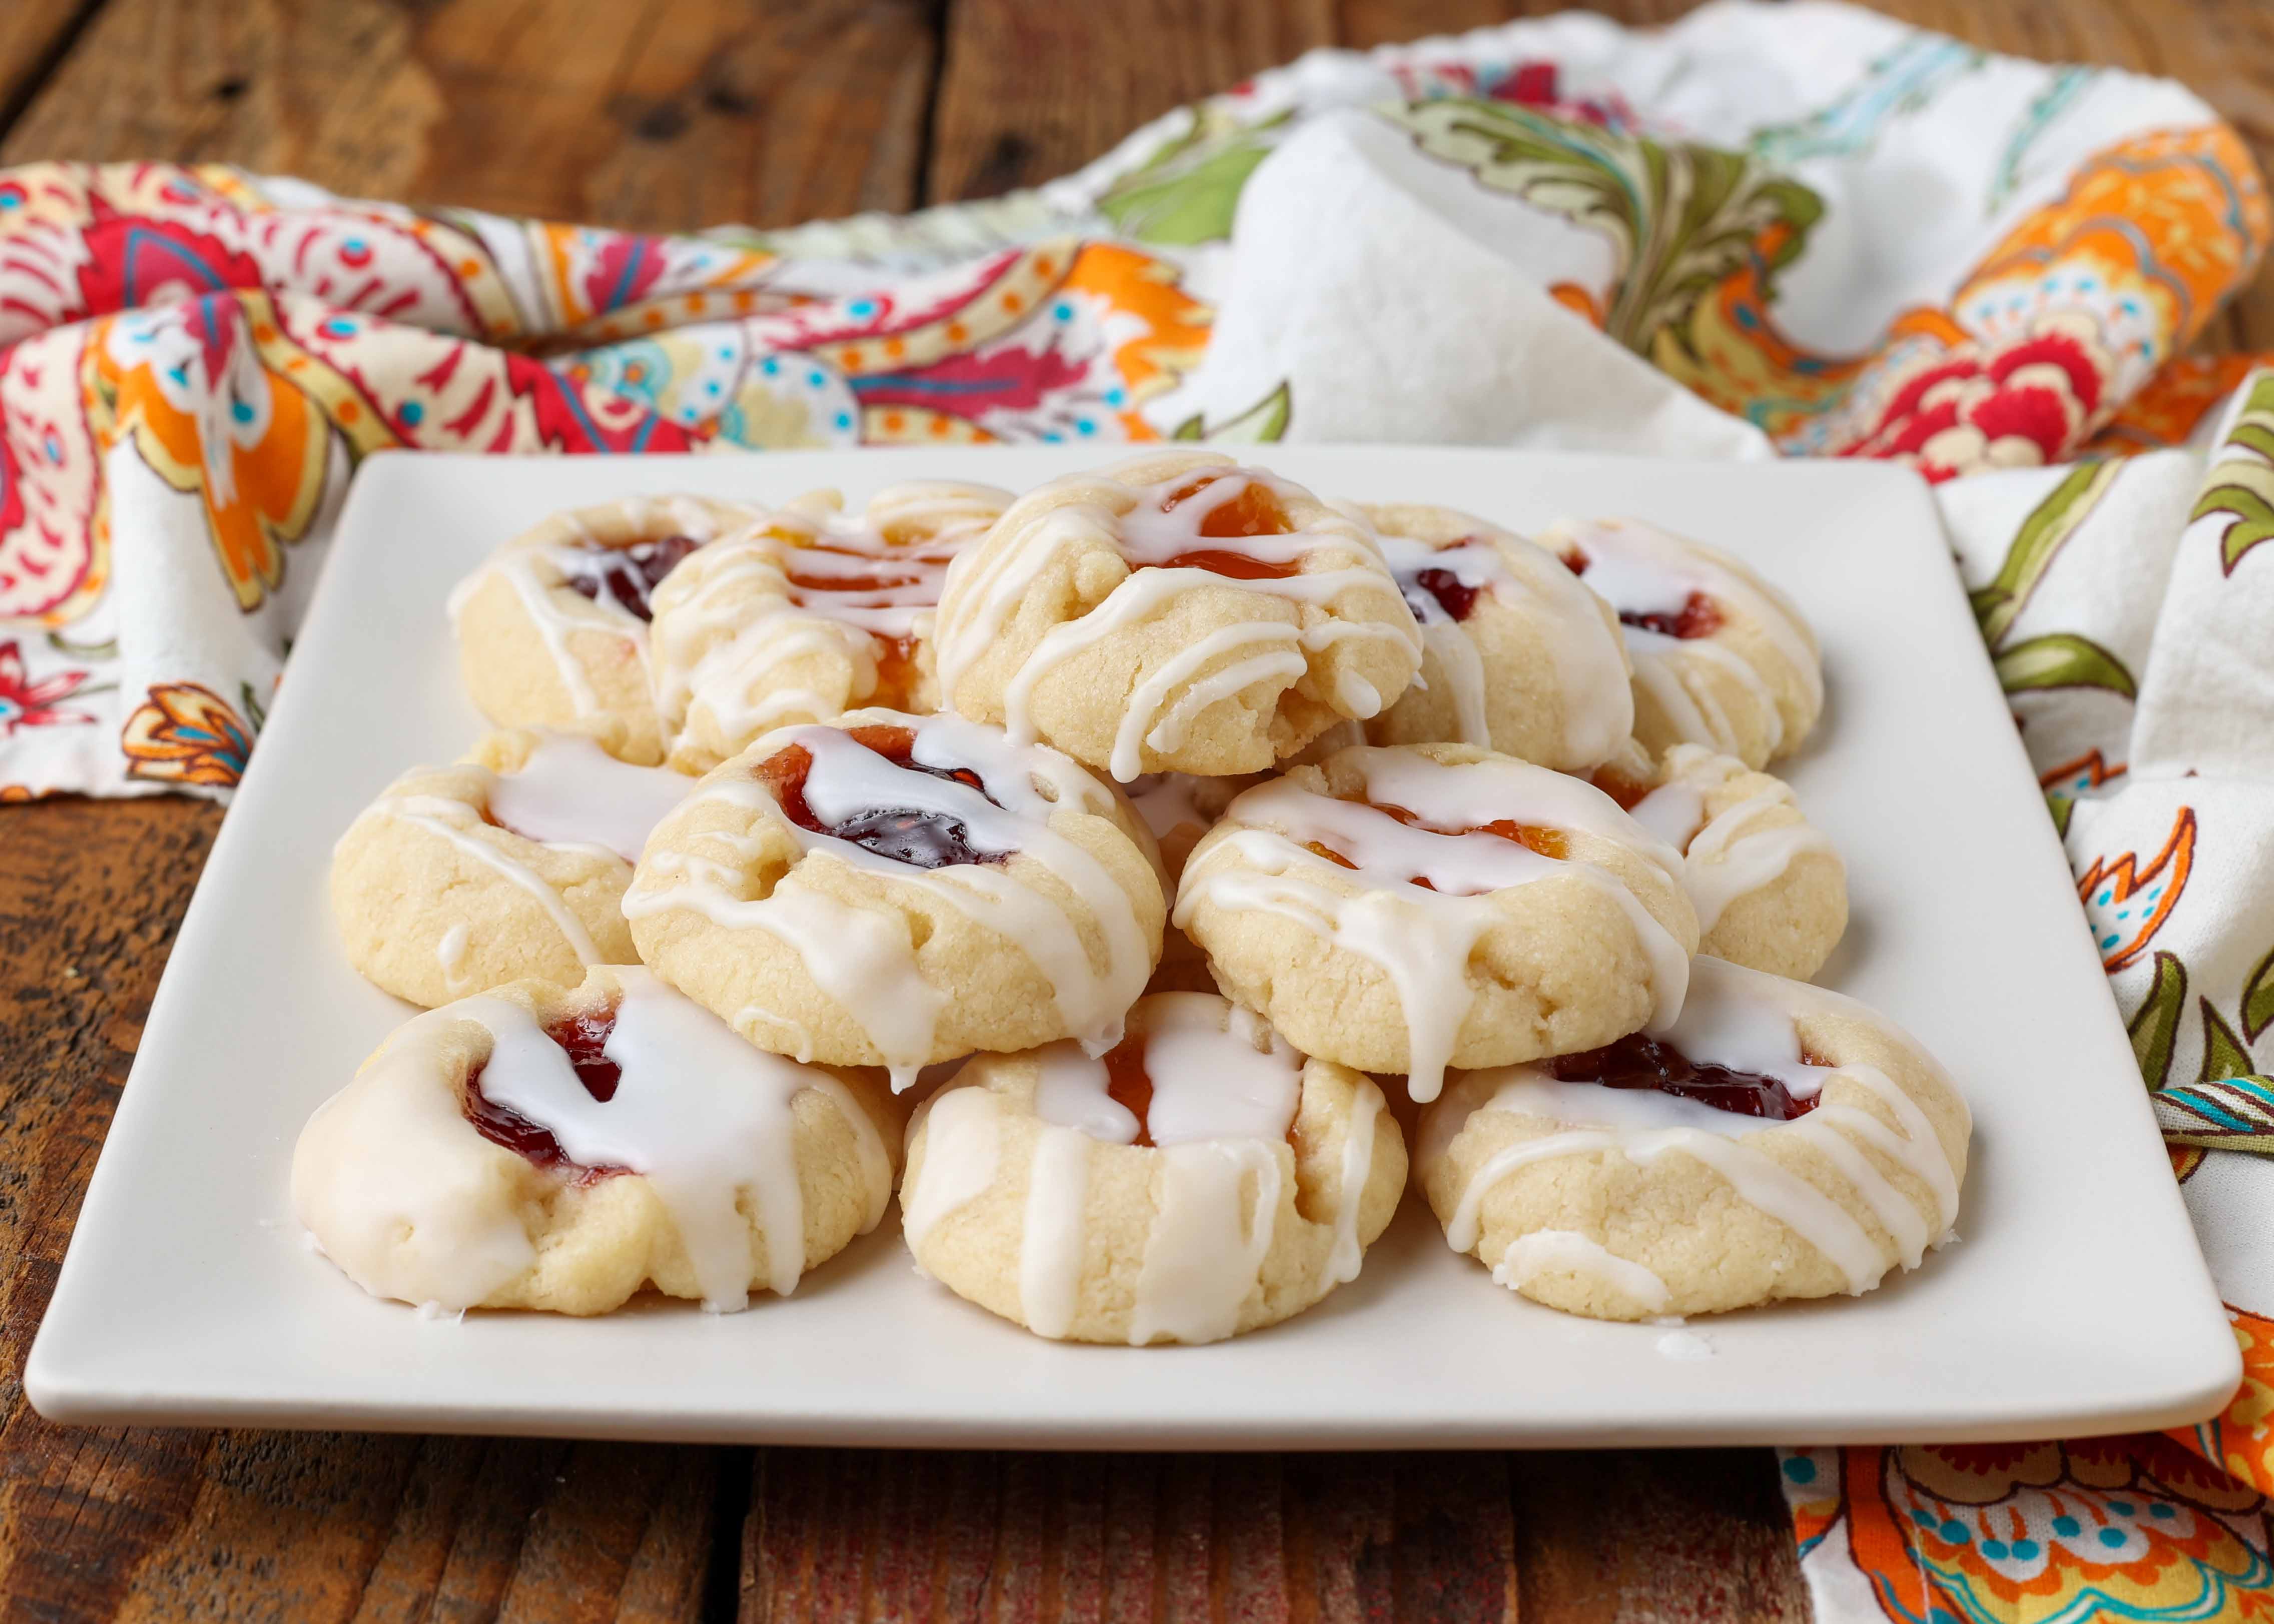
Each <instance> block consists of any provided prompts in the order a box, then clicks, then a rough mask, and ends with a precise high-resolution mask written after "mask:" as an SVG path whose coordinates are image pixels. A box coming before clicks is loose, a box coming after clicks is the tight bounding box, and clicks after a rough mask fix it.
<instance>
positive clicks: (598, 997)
mask: <svg viewBox="0 0 2274 1624" xmlns="http://www.w3.org/2000/svg"><path fill="white" fill-rule="evenodd" d="M899 1116H900V1113H899V1111H898V1109H897V1108H896V1107H895V1106H894V1104H893V1102H892V1097H891V1095H890V1094H887V1093H886V1092H885V1086H884V1082H883V1079H881V1078H879V1077H878V1076H877V1074H876V1073H874V1072H869V1073H862V1072H859V1071H832V1070H831V1069H830V1068H828V1067H825V1066H815V1065H801V1064H798V1063H797V1062H796V1061H794V1060H786V1059H784V1058H783V1057H782V1056H779V1055H770V1054H767V1053H765V1052H764V1050H762V1049H753V1048H751V1047H750V1045H749V1044H748V1043H745V1042H744V1041H742V1039H740V1038H738V1037H736V1036H735V1035H734V1034H733V1033H732V1032H730V1031H728V1030H727V1026H725V1025H724V1023H722V1022H721V1021H719V1019H718V1018H717V1017H716V1016H714V1015H712V1014H711V1013H710V1012H709V1011H705V1010H702V1009H699V1008H697V1006H696V1005H695V1004H692V1003H690V1002H689V1000H687V999H685V998H683V997H681V996H679V995H678V994H677V993H675V992H673V991H672V990H671V989H669V988H667V987H666V986H664V985H663V984H662V983H661V982H660V981H657V980H656V979H655V978H654V977H653V976H651V975H650V974H648V973H647V972H646V971H644V970H642V969H640V968H638V967H637V966H629V967H623V968H596V969H594V970H593V971H592V972H591V974H589V975H587V976H586V977H585V978H584V983H583V984H582V985H581V986H579V987H577V988H576V989H574V990H573V991H571V990H567V989H562V988H559V987H553V986H547V985H546V984H545V983H543V982H539V981H518V982H516V983H514V984H512V985H511V986H508V987H501V988H498V989H494V990H493V991H491V992H487V993H485V994H483V995H481V996H478V997H474V998H467V999H464V1000H462V1001H461V1002H459V1003H456V1004H447V1005H445V1006H444V1007H442V1008H441V1009H439V1010H433V1011H428V1012H427V1013H426V1014H424V1015H421V1016H419V1017H418V1019H416V1020H413V1021H411V1022H410V1023H409V1024H408V1025H407V1026H403V1027H401V1028H400V1029H398V1030H397V1031H396V1032H395V1034H394V1035H393V1036H392V1037H390V1038H389V1039H388V1041H386V1043H385V1044H383V1045H382V1046H381V1047H380V1049H379V1052H378V1053H376V1054H374V1055H373V1056H372V1057H371V1058H370V1059H369V1060H367V1061H365V1063H364V1064H363V1067H362V1069H361V1070H360V1071H358V1072H357V1073H356V1077H355V1080H354V1081H353V1082H351V1083H350V1084H349V1085H348V1086H346V1087H345V1088H343V1089H342V1090H341V1091H340V1092H339V1093H338V1094H335V1095H333V1096H332V1098H331V1099H329V1100H328V1101H325V1103H324V1104H323V1106H322V1107H321V1108H320V1109H318V1110H317V1112H316V1114H315V1115H314V1116H312V1117H311V1118H309V1121H308V1125H307V1126H306V1127H305V1128H304V1129H303V1130H302V1131H301V1133H300V1141H299V1144H298V1145H297V1147H295V1148H294V1150H293V1153H292V1210H293V1211H294V1213H295V1214H297V1215H298V1217H299V1220H300V1222H301V1223H302V1224H303V1225H305V1227H306V1229H307V1230H308V1232H309V1234H311V1235H312V1236H313V1237H315V1240H316V1243H317V1244H318V1245H320V1247H321V1248H322V1249H323V1252H324V1255H325V1256H327V1257H328V1258H329V1259H331V1260H332V1261H333V1262H334V1263H335V1264H337V1265H338V1266H339V1267H340V1268H341V1269H342V1270H343V1272H345V1274H347V1276H348V1278H349V1279H350V1280H352V1281H354V1282H356V1284H358V1285H359V1286H361V1287H362V1288H363V1289H365V1290H366V1291H368V1292H370V1293H371V1294H372V1295H373V1297H395V1298H397V1299H399V1300H401V1301H403V1302H406V1303H418V1304H433V1306H434V1307H436V1308H438V1309H440V1310H444V1311H456V1310H461V1309H467V1308H541V1309H548V1310H551V1311H552V1312H555V1313H564V1314H604V1313H606V1312H608V1311H609V1310H610V1309H613V1308H615V1307H618V1306H619V1305H621V1304H622V1303H623V1302H624V1300H625V1299H626V1298H628V1297H630V1296H631V1295H632V1294H633V1293H634V1292H635V1291H637V1290H639V1289H641V1287H642V1286H644V1285H647V1284H652V1285H654V1287H655V1288H656V1289H658V1290H659V1291H662V1292H664V1293H666V1295H668V1296H671V1297H698V1298H700V1299H702V1302H703V1305H704V1307H705V1308H710V1309H715V1310H719V1311H722V1312H732V1311H734V1310H735V1309H739V1308H742V1307H744V1306H746V1305H747V1304H748V1303H749V1294H750V1292H751V1291H752V1290H753V1289H761V1288H763V1289H770V1290H772V1291H776V1292H779V1293H782V1294H784V1295H787V1293H788V1292H789V1291H790V1290H792V1289H794V1287H795V1286H796V1285H797V1282H798V1279H799V1277H800V1276H801V1275H802V1274H804V1273H805V1272H806V1271H807V1270H808V1269H810V1268H813V1267H816V1266H817V1265H818V1264H821V1263H823V1262H825V1261H827V1260H828V1259H830V1258H831V1257H832V1256H834V1255H835V1254H836V1253H837V1252H840V1250H842V1249H843V1247H844V1246H845V1244H846V1243H847V1242H848V1241H850V1240H851V1239H852V1238H853V1237H855V1235H861V1234H866V1233H867V1232H868V1231H869V1230H870V1229H873V1228H874V1227H875V1226H876V1223H877V1219H878V1218H880V1217H882V1216H883V1215H884V1211H885V1205H886V1204H887V1203H888V1202H889V1201H890V1200H891V1199H892V1171H893V1162H894V1161H895V1160H896V1155H895V1152H896V1151H897V1149H898V1144H899V1139H900V1120H899Z"/></svg>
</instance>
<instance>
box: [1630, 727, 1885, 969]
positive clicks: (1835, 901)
mask: <svg viewBox="0 0 2274 1624" xmlns="http://www.w3.org/2000/svg"><path fill="white" fill-rule="evenodd" d="M1593 783H1594V785H1595V787H1596V788H1598V789H1600V790H1601V791H1603V792H1604V793H1606V794H1608V795H1609V796H1610V797H1611V799H1612V800H1614V801H1617V802H1618V803H1619V804H1620V805H1621V806H1623V807H1624V808H1626V809H1627V810H1628V811H1629V812H1630V813H1631V814H1633V816H1634V818H1635V821H1636V822H1638V823H1641V824H1642V825H1643V826H1644V827H1645V828H1646V829H1648V830H1649V831H1651V832H1652V833H1653V834H1655V835H1657V836H1658V837H1659V838H1660V839H1661V840H1664V841H1665V842H1666V843H1667V844H1668V846H1673V847H1674V848H1675V850H1676V851H1678V852H1680V853H1682V873H1683V886H1684V888H1685V889H1686V890H1687V891H1689V892H1690V906H1692V907H1694V908H1696V909H1697V910H1698V951H1699V952H1701V953H1710V954H1712V955H1713V957H1714V958H1716V959H1728V960H1729V961H1730V962H1731V963H1732V964H1741V965H1743V966H1745V967H1746V968H1747V969H1749V970H1765V971H1766V972H1767V973H1768V974H1771V975H1789V976H1794V977H1796V978H1798V979H1799V980H1801V981H1806V980H1807V979H1808V978H1809V977H1810V976H1811V975H1814V974H1816V973H1817V972H1818V970H1820V969H1822V968H1823V967H1824V961H1825V960H1826V959H1829V958H1830V957H1831V956H1832V950H1833V949H1834V948H1835V947H1837V946H1839V945H1840V938H1841V936H1842V935H1843V934H1845V932H1846V931H1847V929H1848V869H1847V865H1845V864H1844V863H1842V862H1841V861H1840V853H1838V852H1837V851H1835V850H1834V849H1833V846H1832V842H1831V840H1830V839H1829V838H1826V835H1825V833H1824V831H1822V830H1820V829H1818V828H1817V827H1816V826H1815V825H1814V824H1812V823H1810V822H1809V821H1808V818H1807V816H1806V815H1805V814H1803V812H1802V811H1801V809H1800V803H1799V802H1798V801H1796V799H1795V798H1794V795H1793V793H1792V786H1790V785H1788V784H1787V783H1785V782H1784V780H1783V779H1781V778H1772V777H1770V776H1769V775H1768V774H1767V773H1766V772H1755V771H1752V769H1751V768H1749V767H1747V766H1746V765H1745V763H1743V762H1741V761H1739V760H1737V759H1736V757H1735V756H1716V755H1715V754H1713V751H1711V750H1708V749H1706V748H1705V747H1704V746H1703V745H1696V744H1677V745H1675V746H1673V747H1672V748H1669V749H1668V751H1667V752H1666V754H1665V755H1664V756H1661V757H1660V759H1659V760H1658V761H1657V762H1656V763H1653V762H1651V761H1650V760H1649V759H1648V757H1647V756H1645V755H1644V754H1643V752H1642V749H1641V748H1640V747H1639V746H1635V747H1632V748H1630V750H1629V751H1628V752H1627V754H1625V755H1624V756H1622V757H1621V758H1620V759H1618V760H1616V761H1614V762H1612V763H1608V764H1607V765H1605V766H1603V767H1600V768H1598V769H1597V770H1596V771H1595V774H1594V777H1593Z"/></svg>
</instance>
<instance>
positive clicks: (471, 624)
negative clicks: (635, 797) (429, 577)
mask: <svg viewBox="0 0 2274 1624" xmlns="http://www.w3.org/2000/svg"><path fill="white" fill-rule="evenodd" d="M755 516H756V515H755V512H754V510H753V509H750V508H744V507H740V506H737V505H735V504H734V503H732V502H721V501H713V500H710V499H708V498H706V497H700V496H663V497H629V498H627V499H626V500H622V501H620V502H610V503H607V504H606V505H605V506H602V507H597V508H576V509H574V510H573V511H570V512H567V513H557V514H554V515H553V516H552V517H551V518H548V519H546V521H545V522H544V523H542V524H539V525H538V526H537V527H536V528H535V529H534V530H527V531H524V532H523V534H521V535H519V536H516V537H515V538H513V539H512V540H510V541H508V542H507V543H506V544H505V545H503V546H501V547H500V548H499V549H498V550H497V551H496V552H495V553H493V554H491V555H490V557H489V559H488V560H487V561H486V562H485V563H484V564H483V565H482V566H481V568H478V569H477V570H475V571H474V573H473V574H471V575H468V576H467V577H466V578H465V579H464V580H463V581H461V582H460V583H458V584H457V586H456V589H455V590H453V591H452V592H451V594H450V602H449V607H450V621H451V624H452V625H453V626H454V627H455V628H456V630H457V635H458V665H459V670H460V672H461V673H462V674H463V678H464V680H465V684H466V692H467V694H468V695H471V698H472V699H473V702H474V703H475V705H476V706H477V707H478V709H479V710H480V711H481V713H482V714H483V715H484V716H486V717H487V718H489V719H490V720H491V722H493V724H495V725H496V726H500V727H551V728H558V729H561V730H563V731H566V732H570V733H586V734H589V735H591V737H592V738H594V739H596V740H598V741H599V743H600V747H601V748H603V749H605V750H606V751H607V752H608V754H609V755H611V756H618V757H620V758H621V759H622V760H624V761H628V762H634V763H638V764H639V765H641V766H645V767H652V766H654V765H656V764H657V763H659V762H660V761H662V760H663V746H664V739H663V724H662V722H661V720H660V719H659V718H658V716H657V714H656V709H655V697H654V694H653V692H652V688H653V678H652V675H651V672H650V669H649V665H648V623H649V621H650V620H651V618H652V616H653V609H652V605H651V599H652V597H653V595H654V592H655V590H656V588H657V586H658V585H659V584H660V583H661V582H662V580H663V578H664V577H665V576H666V575H669V574H670V573H671V571H672V570H673V568H675V567H676V566H677V565H678V564H679V562H680V561H681V560H683V559H685V558H686V557H687V556H688V554H689V553H693V552H694V551H695V550H696V549H697V547H699V546H701V545H703V544H704V543H705V542H707V541H710V540H712V538H715V537H718V536H721V535H724V534H725V533H727V531H729V530H735V529H738V528H739V527H741V526H742V525H743V524H747V523H749V522H750V520H751V519H752V518H753V517H755Z"/></svg>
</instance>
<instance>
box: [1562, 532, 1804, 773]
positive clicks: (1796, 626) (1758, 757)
mask: <svg viewBox="0 0 2274 1624" xmlns="http://www.w3.org/2000/svg"><path fill="white" fill-rule="evenodd" d="M1540 542H1541V544H1542V545H1545V546H1546V547H1547V548H1548V549H1549V550H1550V551H1551V552H1553V553H1555V554H1556V555H1557V556H1558V557H1560V558H1561V559H1562V560H1563V561H1564V562H1565V563H1566V564H1568V565H1570V568H1572V570H1573V571H1575V572H1576V573H1577V575H1578V576H1579V578H1580V579H1581V580H1582V581H1585V583H1587V584H1588V585H1589V586H1591V587H1593V589H1594V590H1596V591H1597V592H1598V593H1600V594H1601V595H1602V597H1603V598H1605V599H1607V600H1608V602H1609V604H1610V605H1611V607H1612V608H1613V609H1615V610H1616V611H1617V612H1618V616H1619V620H1620V621H1621V622H1622V623H1623V625H1624V627H1625V628H1626V639H1627V653H1628V654H1629V656H1630V658H1632V659H1633V661H1634V673H1635V674H1634V704H1635V737H1636V738H1638V739H1639V740H1640V741H1642V743H1643V745H1644V747H1645V748H1647V749H1649V750H1651V751H1652V752H1653V754H1654V753H1656V752H1659V751H1662V750H1664V749H1665V748H1667V747H1668V745H1672V744H1684V743H1688V744H1702V745H1705V746H1706V747H1707V748H1711V749H1713V750H1716V751H1719V752H1720V753H1721V754H1722V755H1724V756H1736V757H1737V758H1738V759H1739V760H1741V761H1743V763H1745V765H1747V766H1748V767H1756V768H1758V767H1763V766H1766V765H1767V764H1768V763H1770V762H1772V761H1774V760H1776V759H1777V758H1778V757H1779V756H1789V755H1791V754H1792V753H1793V752H1794V751H1795V750H1796V749H1798V748H1800V745H1801V741H1803V739H1805V738H1806V737H1807V736H1808V730H1809V729H1810V728H1811V727H1813V726H1816V718H1818V716H1819V715H1820V714H1822V712H1823V710H1824V674H1823V672H1822V670H1821V669H1820V668H1819V665H1818V652H1817V646H1816V634H1815V633H1814V632H1813V631H1811V629H1810V628H1809V626H1808V622H1807V621H1805V620H1803V619H1801V616H1800V611H1799V610H1798V609H1797V608H1796V607H1794V605H1793V603H1792V600H1791V599H1790V598H1787V597H1786V596H1785V595H1784V594H1783V593H1782V592H1781V591H1779V590H1777V589H1776V588H1775V587H1773V586H1771V585H1770V584H1769V583H1767V582H1766V581H1764V580H1762V579H1761V577H1760V576H1758V575H1755V574H1754V573H1753V572H1752V571H1751V569H1749V568H1746V567H1745V566H1744V565H1743V564H1742V563H1740V562H1739V561H1738V560H1736V559H1734V558H1731V557H1730V556H1729V555H1728V553H1723V552H1721V551H1720V550H1719V549H1717V548H1713V547H1709V546H1706V545H1704V544H1703V543H1701V542H1695V541H1688V540H1684V539H1683V538H1681V537H1679V536H1670V535H1668V533H1667V532H1666V531H1664V530H1658V529H1656V528H1654V527H1653V526H1651V525H1648V524H1644V523H1640V522H1639V521H1638V520H1633V519H1599V520H1595V521H1593V522H1590V523H1568V522H1567V523H1561V524H1558V525H1556V526H1555V527H1554V528H1553V529H1552V530H1549V531H1548V532H1547V534H1545V535H1543V536H1542V537H1541V538H1540Z"/></svg>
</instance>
